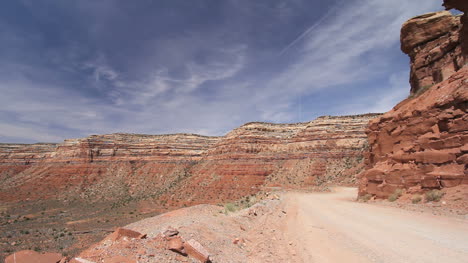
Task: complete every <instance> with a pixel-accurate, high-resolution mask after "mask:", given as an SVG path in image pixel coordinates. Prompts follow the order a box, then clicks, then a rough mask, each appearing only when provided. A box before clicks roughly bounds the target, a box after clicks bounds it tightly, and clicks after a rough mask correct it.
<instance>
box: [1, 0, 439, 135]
mask: <svg viewBox="0 0 468 263" xmlns="http://www.w3.org/2000/svg"><path fill="white" fill-rule="evenodd" d="M442 9H443V8H442V7H441V1H438V0H430V1H429V0H412V1H408V0H392V1H386V0H385V1H384V0H345V1H343V0H340V1H336V0H335V1H318V0H288V1H286V0H256V1H251V0H194V1H186V0H167V1H166V0H157V1H156V0H138V1H126V0H101V1H95V0H80V1H72V0H43V1H35V0H6V1H4V2H2V8H1V9H0V58H1V59H0V94H1V95H0V142H27V143H28V142H38V141H40V142H60V141H61V140H63V139H66V138H77V137H85V136H88V135H91V134H104V133H114V132H128V133H147V134H160V133H177V132H190V133H199V134H204V135H223V134H225V133H226V132H228V131H229V130H231V129H233V128H235V127H238V126H239V125H242V124H243V123H245V122H250V121H267V122H302V121H310V120H313V119H314V118H316V117H318V116H321V115H343V114H357V113H367V112H384V111H388V110H390V109H391V108H392V107H393V106H394V105H395V104H396V103H397V102H399V101H400V100H402V99H403V98H405V97H406V96H407V95H408V93H409V84H408V74H409V59H408V58H407V56H406V55H404V54H402V52H401V51H400V44H399V32H400V28H401V24H402V23H403V22H404V21H406V20H407V19H409V18H411V17H413V16H416V15H419V14H423V13H426V12H430V11H438V10H442Z"/></svg>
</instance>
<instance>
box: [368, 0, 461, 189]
mask: <svg viewBox="0 0 468 263" xmlns="http://www.w3.org/2000/svg"><path fill="white" fill-rule="evenodd" d="M444 5H445V6H446V7H447V8H448V9H450V8H458V9H459V10H462V11H465V12H466V11H468V8H467V3H466V1H457V0H446V1H445V4H444ZM460 19H461V23H460ZM467 27H468V24H467V14H466V13H465V14H464V15H462V16H452V15H451V14H450V13H449V12H438V13H431V14H426V15H422V16H419V17H416V18H413V19H410V20H409V21H408V22H406V23H405V24H404V25H403V28H402V31H401V42H402V43H401V44H402V50H403V51H404V52H405V53H407V54H409V56H410V58H411V80H410V82H411V96H410V97H409V98H408V99H406V100H404V101H402V102H401V103H400V104H398V105H397V106H395V108H393V110H391V111H390V112H387V113H386V114H384V115H383V116H381V117H380V118H377V119H375V120H373V121H371V122H370V124H369V128H368V129H367V131H366V133H367V134H368V136H369V146H370V147H369V149H370V152H369V154H368V155H367V158H366V165H367V168H366V170H365V171H364V172H363V173H361V174H360V177H361V182H360V186H359V195H361V196H363V195H366V194H372V195H374V196H377V197H380V198H386V197H388V196H390V195H391V194H392V193H394V192H396V191H397V189H406V191H407V192H408V193H421V192H424V191H427V190H430V189H440V188H446V187H455V186H459V185H468V171H467V168H468V157H467V151H468V115H467V107H468V88H467V87H468V67H467V66H466V62H467V54H468V52H467V49H466V45H467V44H468V41H467V40H468V39H467V36H468V34H466V30H467Z"/></svg>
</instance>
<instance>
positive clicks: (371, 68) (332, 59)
mask: <svg viewBox="0 0 468 263" xmlns="http://www.w3.org/2000/svg"><path fill="white" fill-rule="evenodd" d="M338 5H339V6H338V8H333V9H331V11H330V12H329V13H327V14H325V15H324V19H321V20H319V22H318V24H314V25H312V26H311V27H310V28H309V29H308V30H307V31H306V32H305V33H304V34H303V35H301V36H300V37H299V38H298V39H296V40H294V41H293V42H292V44H290V45H288V46H287V47H286V48H285V49H284V50H283V52H284V51H285V50H286V51H287V50H289V49H290V48H291V46H292V45H294V49H295V50H297V51H296V52H293V50H289V51H288V53H294V55H295V56H296V57H297V59H296V61H295V62H294V63H292V64H291V65H289V66H288V67H287V68H286V69H285V70H284V71H283V72H282V73H281V74H279V75H277V76H275V77H274V78H273V79H271V81H270V82H269V83H267V87H265V88H264V91H263V92H262V93H261V97H260V98H259V101H261V104H263V105H265V104H268V103H269V102H271V101H275V102H276V104H275V105H283V106H281V107H277V108H275V107H268V106H264V108H265V109H266V111H267V112H268V113H267V114H266V116H275V115H278V114H280V113H281V114H284V115H285V116H287V114H286V112H285V110H289V111H292V110H293V109H292V106H293V104H292V102H293V100H294V98H297V96H301V95H310V94H313V93H314V92H317V91H319V90H323V89H331V88H334V87H336V86H347V85H352V84H356V83H360V82H364V81H368V80H371V79H374V78H376V77H378V76H379V75H382V74H389V75H390V74H393V73H394V72H392V66H393V65H391V64H390V60H391V57H389V53H388V52H389V51H390V48H391V47H392V46H393V47H394V46H395V45H399V39H400V38H399V34H400V28H401V25H402V24H403V22H404V21H406V20H407V19H409V18H411V17H413V16H416V15H419V14H421V13H424V12H429V11H435V10H440V9H442V8H441V7H440V3H438V2H432V1H423V0H420V1H406V0H392V1H381V0H366V1H365V0H362V1H346V2H339V3H338ZM317 25H319V26H317ZM406 86H407V85H406V84H405V87H406ZM376 88H381V89H386V87H376ZM285 104H289V107H284V105H285ZM285 108H287V109H285Z"/></svg>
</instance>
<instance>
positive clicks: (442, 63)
mask: <svg viewBox="0 0 468 263" xmlns="http://www.w3.org/2000/svg"><path fill="white" fill-rule="evenodd" d="M460 18H461V17H460V16H453V15H452V14H451V13H450V12H448V11H443V12H436V13H429V14H425V15H421V16H418V17H415V18H412V19H410V20H408V21H407V22H406V23H404V24H403V27H402V29H401V50H402V51H403V52H404V53H406V54H408V55H409V57H410V59H411V73H410V84H411V94H417V93H419V92H421V91H424V90H426V89H427V88H429V87H432V86H433V85H434V84H437V83H440V82H442V81H444V80H446V79H447V78H449V77H450V76H451V75H452V74H453V73H455V72H456V71H458V70H459V69H460V68H461V67H463V66H464V65H465V59H464V56H462V48H461V45H460V36H461V34H460V29H461V23H460Z"/></svg>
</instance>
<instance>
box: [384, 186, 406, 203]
mask: <svg viewBox="0 0 468 263" xmlns="http://www.w3.org/2000/svg"><path fill="white" fill-rule="evenodd" d="M402 194H403V190H402V189H396V190H395V192H393V194H391V195H390V196H389V197H388V201H390V202H395V201H396V200H397V199H398V198H400V196H401V195H402Z"/></svg>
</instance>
